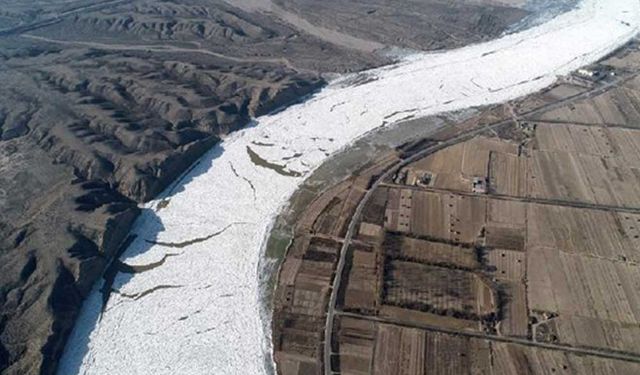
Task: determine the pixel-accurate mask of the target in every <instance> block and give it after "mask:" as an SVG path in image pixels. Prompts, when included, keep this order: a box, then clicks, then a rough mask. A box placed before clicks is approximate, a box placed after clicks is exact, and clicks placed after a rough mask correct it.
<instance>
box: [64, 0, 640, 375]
mask: <svg viewBox="0 0 640 375" xmlns="http://www.w3.org/2000/svg"><path fill="white" fill-rule="evenodd" d="M639 26H640V2H639V1H638V0H583V1H582V2H581V3H580V4H579V5H578V6H577V7H576V8H575V9H573V10H571V11H569V12H568V13H565V14H562V15H560V16H558V17H556V18H554V19H552V20H550V21H548V22H546V23H544V24H542V25H539V26H537V27H535V28H532V29H529V30H525V31H521V32H518V33H516V34H512V35H508V36H504V37H502V38H500V39H497V40H493V41H490V42H487V43H483V44H477V45H473V46H469V47H465V48H461V49H457V50H451V51H447V52H443V53H431V54H430V53H423V54H416V55H412V56H409V57H407V58H405V59H404V60H403V61H402V62H400V63H398V64H395V65H392V66H387V67H384V68H380V69H375V70H371V71H368V72H366V73H363V74H360V75H357V76H349V77H344V78H342V79H340V80H336V81H335V82H333V83H331V84H330V85H329V86H328V87H326V88H325V89H323V90H322V91H321V92H319V93H318V94H317V95H315V96H314V97H312V98H311V99H309V100H308V101H306V102H304V103H301V104H298V105H295V106H292V107H290V108H288V109H286V110H284V111H282V112H279V113H277V114H273V115H269V116H264V117H260V118H258V119H257V120H256V125H255V126H252V127H249V128H247V129H245V130H242V131H239V132H236V133H234V134H232V135H231V136H229V137H228V138H226V139H225V140H224V142H222V143H221V144H220V145H218V146H216V147H215V148H214V149H212V150H211V151H210V152H209V153H208V154H207V155H206V156H204V157H203V159H202V160H201V161H200V163H199V164H198V165H197V166H196V167H195V168H194V169H193V170H192V171H191V172H190V173H189V174H188V175H187V176H186V178H184V179H183V180H182V181H181V182H180V183H179V184H178V186H176V187H174V189H173V190H172V191H171V192H166V193H165V195H167V196H169V198H170V204H169V205H168V206H167V207H166V208H163V209H162V210H160V211H157V212H156V211H155V208H156V207H157V204H158V201H155V202H151V203H150V204H148V205H147V209H146V210H145V212H144V214H143V215H142V216H141V217H140V219H139V220H138V222H137V224H136V226H135V228H134V230H133V233H135V234H137V235H138V237H137V239H136V240H135V241H134V242H133V243H132V244H131V246H130V247H129V248H128V249H127V251H126V252H125V254H124V256H123V257H122V260H123V261H124V262H125V263H127V264H130V265H145V264H150V263H153V262H157V261H160V260H162V259H163V258H165V257H166V259H165V262H164V264H163V265H162V266H160V267H157V268H153V269H152V270H149V271H146V272H143V273H139V274H135V275H127V274H120V275H118V277H117V278H116V282H115V284H114V288H115V289H117V291H116V292H115V293H113V295H112V296H111V298H110V300H109V302H108V305H107V306H106V310H105V312H104V313H103V314H102V316H101V317H100V311H101V307H102V306H101V304H102V297H101V295H100V293H99V289H100V287H101V285H96V286H95V288H94V291H93V292H92V293H91V295H90V296H89V298H88V299H87V301H86V302H85V304H84V306H83V309H82V313H81V315H80V317H79V320H78V322H77V324H76V327H75V328H74V331H73V333H72V335H71V337H70V339H69V342H68V344H67V347H66V350H65V354H64V356H63V358H62V361H61V363H60V367H59V371H58V373H59V374H61V375H69V374H76V373H80V374H153V375H161V374H216V375H220V374H234V375H235V374H263V373H266V372H268V371H269V370H268V369H269V367H270V366H271V363H272V361H271V352H270V350H271V344H270V332H269V325H268V324H265V322H264V321H263V320H262V318H261V311H260V309H261V306H262V305H261V301H260V299H261V287H260V275H258V272H259V269H260V268H259V262H260V258H261V255H262V244H263V242H264V239H265V237H266V234H267V233H268V230H269V227H270V224H271V222H272V220H273V218H274V216H275V215H276V214H277V213H278V212H279V210H280V208H281V207H282V206H283V205H284V204H286V202H287V200H288V198H289V197H290V196H291V194H292V193H293V192H294V191H295V189H296V187H297V186H298V185H299V184H300V183H301V182H302V181H303V179H304V178H305V176H307V175H308V174H309V172H310V171H312V170H313V169H314V168H316V167H317V166H318V165H319V164H321V163H322V162H323V161H324V160H326V159H327V157H328V155H330V154H332V153H335V152H336V151H338V150H340V149H341V148H343V147H346V146H348V145H349V144H350V143H352V142H353V141H354V140H355V139H356V138H358V137H361V136H363V135H364V134H365V133H367V132H369V131H372V130H374V129H376V128H378V127H380V126H384V125H386V124H391V123H393V122H396V121H398V120H400V119H403V118H406V117H408V116H415V117H420V116H426V115H432V114H436V113H441V112H447V111H454V110H459V109H463V108H468V107H475V106H481V105H486V104H493V103H499V102H504V101H507V100H510V99H514V98H516V97H520V96H523V95H526V94H530V93H533V92H535V91H537V90H540V89H542V88H544V87H547V86H549V85H551V84H552V83H553V82H554V81H555V80H556V77H557V76H559V75H564V74H567V73H569V72H571V71H573V70H575V69H577V68H579V67H581V66H584V65H586V64H589V63H592V62H594V61H596V60H598V59H599V58H601V57H603V56H604V55H606V54H608V53H610V52H611V51H613V50H614V49H616V48H618V47H620V46H621V45H623V44H624V43H625V42H627V41H628V40H630V39H631V38H632V37H633V36H634V35H636V33H637V32H638V28H639ZM147 240H148V241H151V242H154V243H156V244H151V243H149V242H148V241H147ZM167 255H171V256H169V257H167Z"/></svg>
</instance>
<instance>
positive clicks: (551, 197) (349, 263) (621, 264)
mask: <svg viewBox="0 0 640 375" xmlns="http://www.w3.org/2000/svg"><path fill="white" fill-rule="evenodd" d="M638 57H639V54H638V52H637V47H636V46H635V45H634V44H632V45H630V46H628V47H627V48H626V49H625V50H623V51H621V52H619V53H618V54H616V55H614V56H612V57H610V58H609V59H607V60H605V61H603V62H602V63H601V64H598V65H595V66H593V67H590V68H589V69H592V70H593V71H601V72H606V74H603V76H602V77H601V78H599V79H586V78H585V77H584V76H581V75H580V74H579V73H576V74H574V75H572V76H569V77H565V78H563V79H562V80H561V81H560V82H558V83H557V84H556V85H555V86H554V87H552V88H550V89H548V90H546V91H544V92H542V93H539V94H536V95H533V96H530V97H527V98H524V99H520V100H517V101H514V102H510V103H507V104H505V105H501V106H497V107H492V108H487V109H484V110H482V111H479V113H478V114H477V115H475V116H472V117H471V118H470V119H466V120H464V121H461V122H456V123H450V124H448V125H447V126H445V127H443V128H442V129H440V130H439V131H438V132H437V133H436V134H431V135H430V136H429V138H428V139H426V140H425V139H423V140H421V141H419V142H416V143H414V145H421V146H419V147H417V150H416V149H415V148H412V149H411V151H410V152H408V151H407V149H406V148H405V149H403V148H399V149H398V154H397V158H398V159H397V161H396V162H395V164H394V163H390V162H389V159H385V163H383V164H384V165H385V167H384V168H380V169H379V170H377V171H376V172H375V173H373V174H372V175H371V176H375V177H376V179H375V182H372V180H369V181H368V183H367V184H363V185H361V186H362V188H361V189H360V190H358V191H359V195H358V197H360V198H358V199H357V200H354V201H349V202H350V203H349V207H351V208H350V209H349V210H348V211H339V210H338V209H337V208H335V206H333V205H331V204H326V203H325V206H324V207H326V210H328V211H327V212H341V213H340V214H333V216H332V219H331V220H330V223H332V225H339V226H340V228H342V230H341V231H335V230H334V231H332V232H331V233H332V236H335V237H334V239H335V240H336V241H338V242H339V243H340V245H341V246H339V249H338V250H337V253H336V252H332V257H331V262H332V264H333V266H332V268H331V270H332V272H333V273H332V279H331V281H329V283H330V285H326V289H323V292H324V293H325V294H324V295H323V298H324V300H323V301H324V304H325V306H323V307H324V308H323V309H322V317H323V318H324V319H325V320H326V319H333V320H332V322H333V324H332V325H328V324H326V325H325V328H326V327H331V330H330V331H325V332H324V337H323V336H322V332H320V334H319V336H320V337H321V338H320V340H322V341H323V343H324V349H323V350H324V351H325V352H324V353H321V350H317V351H316V352H315V355H316V357H315V359H314V366H315V367H314V371H315V372H309V373H322V371H323V369H324V370H326V371H328V369H329V370H330V371H328V372H326V371H325V373H329V372H333V373H341V374H480V373H492V374H516V373H517V374H551V373H556V372H557V373H566V374H585V373H589V374H635V373H639V372H640V349H639V348H638V345H637V342H639V340H640V252H639V251H638V249H640V180H639V179H640V125H638V124H640V117H639V116H640V115H639V114H638V111H637V109H638V108H640V98H639V97H637V96H636V95H637V92H640V80H639V79H638V78H637V77H636V73H634V72H633V71H632V70H631V69H630V68H629V67H630V66H633V65H631V62H630V60H632V61H636V62H637V61H638ZM614 73H615V74H614ZM369 168H371V167H369ZM354 178H356V177H354ZM348 181H351V180H347V182H343V183H342V184H345V183H346V184H350V182H348ZM339 186H343V185H340V184H339V185H336V187H330V188H327V189H326V190H325V193H323V194H320V196H319V198H318V199H319V200H323V201H325V202H328V201H329V198H327V197H328V196H330V195H331V194H335V193H334V192H335V191H336V190H335V189H339V188H338V187H339ZM351 189H353V188H351ZM344 191H345V192H343V193H342V194H343V196H345V197H346V196H348V195H345V194H346V190H344ZM351 194H353V193H351ZM343 200H344V199H343ZM318 202H319V201H318ZM310 207H311V206H310ZM310 210H311V209H309V210H307V211H310ZM313 211H319V209H316V208H313ZM323 215H324V214H320V215H319V216H318V217H320V218H322V217H323ZM344 215H351V216H350V220H347V221H344ZM302 217H303V218H304V215H303V216H302ZM303 220H304V219H301V220H300V221H298V222H299V223H302V222H303ZM321 221H322V220H321ZM323 228H324V227H323ZM323 231H324V232H327V233H328V231H330V230H329V228H328V227H326V228H324V229H323ZM295 249H297V248H296V247H295V240H294V244H293V245H292V246H291V247H290V249H289V253H290V254H292V252H294V251H295ZM309 249H311V247H308V248H307V250H306V251H307V252H308V251H310V250H309ZM334 256H335V257H337V258H334ZM290 258H291V255H288V256H287V258H286V261H285V265H286V262H289V261H290ZM341 262H344V263H343V264H342V265H341ZM285 270H286V267H283V270H282V271H281V281H280V284H282V283H283V281H282V275H283V272H284V271H285ZM325 281H326V280H325ZM294 284H296V285H298V283H297V282H295V281H294ZM333 293H335V295H336V296H337V298H336V299H335V305H333V304H332V302H331V298H329V296H330V295H332V294H333ZM327 303H328V304H329V305H328V306H326V304H327ZM283 306H287V303H286V302H285V303H283ZM276 311H278V309H276ZM327 312H328V313H327ZM275 331H276V332H277V329H276V330H275ZM327 335H329V336H327ZM285 336H286V334H285ZM276 345H277V343H276ZM277 350H278V349H276V354H277V355H278V353H279V352H278V351H277ZM286 351H287V349H286V348H281V352H286ZM323 354H324V356H325V358H327V357H326V355H327V354H328V358H331V361H330V362H327V361H326V360H325V361H322V358H323ZM281 358H282V357H276V361H277V363H278V364H279V367H278V369H279V371H280V373H282V374H302V373H304V372H303V371H302V370H301V368H302V367H296V370H295V371H289V370H288V369H289V368H287V369H285V367H283V364H284V363H285V361H283V360H282V359H281ZM287 363H288V362H287Z"/></svg>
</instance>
